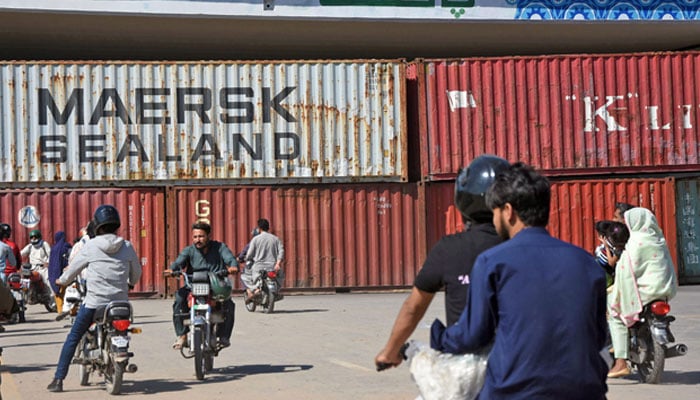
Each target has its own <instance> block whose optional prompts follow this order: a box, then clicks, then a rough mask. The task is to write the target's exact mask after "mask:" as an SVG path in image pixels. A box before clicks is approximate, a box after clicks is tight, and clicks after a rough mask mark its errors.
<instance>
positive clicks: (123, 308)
mask: <svg viewBox="0 0 700 400" xmlns="http://www.w3.org/2000/svg"><path fill="white" fill-rule="evenodd" d="M93 319H94V321H95V322H98V323H101V322H104V321H105V320H109V321H112V320H117V319H129V320H130V319H131V304H130V303H129V302H128V301H113V302H110V303H109V304H107V305H106V306H102V307H99V308H97V309H96V310H95V317H94V318H93Z"/></svg>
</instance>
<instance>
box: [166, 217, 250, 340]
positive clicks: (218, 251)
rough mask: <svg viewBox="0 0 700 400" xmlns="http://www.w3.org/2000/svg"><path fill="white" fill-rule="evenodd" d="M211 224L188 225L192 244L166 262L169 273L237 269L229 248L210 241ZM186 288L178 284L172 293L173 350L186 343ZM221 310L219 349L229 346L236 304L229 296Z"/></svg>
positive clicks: (230, 270)
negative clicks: (168, 264)
mask: <svg viewBox="0 0 700 400" xmlns="http://www.w3.org/2000/svg"><path fill="white" fill-rule="evenodd" d="M210 234H211V225H209V224H207V223H204V222H196V223H194V224H193V225H192V244H191V245H189V246H187V247H185V248H184V249H183V250H182V252H181V253H180V254H179V255H178V256H177V259H175V261H174V262H173V263H172V264H170V271H171V274H172V273H174V272H186V273H192V272H194V271H209V272H220V271H223V270H228V273H229V274H234V273H236V272H238V262H236V257H235V256H234V255H233V253H232V252H231V250H230V249H229V248H228V246H226V244H225V243H222V242H218V241H216V240H211V239H210V238H209V235H210ZM189 293H190V288H188V287H185V286H183V287H181V288H180V289H178V290H177V292H176V293H175V302H174V303H173V325H174V327H175V335H176V336H177V338H176V340H175V343H173V346H172V347H173V349H175V350H179V349H181V348H182V347H183V346H185V344H186V343H187V332H188V331H189V328H188V327H186V326H185V324H184V321H185V317H186V315H187V312H188V311H189V307H188V306H187V295H188V294H189ZM222 307H223V311H224V323H223V324H222V325H221V326H220V328H219V329H218V330H217V332H216V335H217V337H218V338H219V346H220V347H221V348H224V347H228V346H230V345H231V333H233V324H234V320H235V316H236V314H235V313H236V308H235V307H236V306H235V304H234V303H233V301H232V300H231V299H230V298H229V299H227V300H225V301H224V302H223V303H222Z"/></svg>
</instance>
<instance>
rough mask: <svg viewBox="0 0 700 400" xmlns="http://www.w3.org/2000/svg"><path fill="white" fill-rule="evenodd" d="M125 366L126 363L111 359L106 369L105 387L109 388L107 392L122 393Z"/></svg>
mask: <svg viewBox="0 0 700 400" xmlns="http://www.w3.org/2000/svg"><path fill="white" fill-rule="evenodd" d="M125 366H126V363H123V362H115V361H113V360H112V361H110V363H109V366H108V367H107V371H105V389H107V393H109V394H119V393H121V390H122V382H123V379H124V367H125Z"/></svg>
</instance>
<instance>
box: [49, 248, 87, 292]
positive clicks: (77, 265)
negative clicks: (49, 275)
mask: <svg viewBox="0 0 700 400" xmlns="http://www.w3.org/2000/svg"><path fill="white" fill-rule="evenodd" d="M85 253H87V251H81V252H80V253H79V254H78V255H76V256H75V258H74V259H73V262H72V263H70V264H68V268H66V269H65V270H64V271H63V273H62V274H61V276H59V277H58V279H56V284H57V285H58V286H66V285H68V284H69V283H71V282H73V280H75V277H76V276H78V274H80V272H81V271H82V270H84V269H85V268H86V267H87V266H88V263H89V261H90V259H89V258H88V256H87V255H86V254H85Z"/></svg>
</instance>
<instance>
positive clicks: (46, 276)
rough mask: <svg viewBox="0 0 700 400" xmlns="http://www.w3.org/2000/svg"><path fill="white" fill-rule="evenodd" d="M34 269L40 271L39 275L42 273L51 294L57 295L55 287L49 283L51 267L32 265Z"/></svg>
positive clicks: (42, 278)
mask: <svg viewBox="0 0 700 400" xmlns="http://www.w3.org/2000/svg"><path fill="white" fill-rule="evenodd" d="M32 271H39V275H41V280H42V281H44V285H45V286H46V287H47V288H48V290H49V291H50V293H51V296H55V294H54V292H53V289H52V288H51V285H50V284H49V269H48V268H46V267H44V266H43V265H32Z"/></svg>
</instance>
